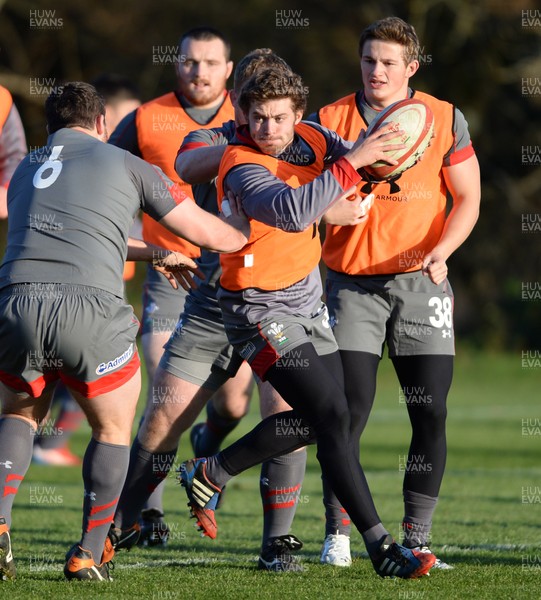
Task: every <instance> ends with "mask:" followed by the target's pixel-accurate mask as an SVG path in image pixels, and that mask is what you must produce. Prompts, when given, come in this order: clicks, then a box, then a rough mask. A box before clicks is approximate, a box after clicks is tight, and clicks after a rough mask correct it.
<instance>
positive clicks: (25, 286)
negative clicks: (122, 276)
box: [0, 282, 116, 298]
mask: <svg viewBox="0 0 541 600" xmlns="http://www.w3.org/2000/svg"><path fill="white" fill-rule="evenodd" d="M44 292H49V293H54V292H58V293H60V294H63V295H72V296H84V295H92V296H107V297H109V298H110V297H113V298H116V296H115V295H114V294H111V292H107V291H106V290H102V289H100V288H95V287H92V286H90V285H78V284H73V283H37V282H34V283H14V284H12V285H8V286H6V287H4V288H2V289H1V290H0V294H9V295H10V296H13V295H17V296H24V295H26V294H36V293H44Z"/></svg>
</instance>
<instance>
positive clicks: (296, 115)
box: [295, 110, 304, 125]
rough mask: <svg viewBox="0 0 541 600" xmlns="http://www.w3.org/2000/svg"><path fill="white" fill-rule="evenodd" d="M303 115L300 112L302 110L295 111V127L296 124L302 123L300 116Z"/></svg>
mask: <svg viewBox="0 0 541 600" xmlns="http://www.w3.org/2000/svg"><path fill="white" fill-rule="evenodd" d="M303 114H304V113H303V112H302V110H296V111H295V125H297V124H298V123H300V122H301V121H302V115H303Z"/></svg>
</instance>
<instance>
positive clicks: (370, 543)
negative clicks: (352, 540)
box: [361, 523, 389, 555]
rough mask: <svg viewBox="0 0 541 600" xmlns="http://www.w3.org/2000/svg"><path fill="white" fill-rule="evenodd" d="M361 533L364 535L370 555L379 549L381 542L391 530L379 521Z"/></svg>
mask: <svg viewBox="0 0 541 600" xmlns="http://www.w3.org/2000/svg"><path fill="white" fill-rule="evenodd" d="M361 535H362V536H363V540H364V543H365V546H366V551H367V552H368V554H369V555H372V554H374V553H375V552H377V551H378V550H379V548H380V546H381V543H382V542H383V540H384V539H385V538H386V537H387V536H388V535H389V532H388V531H387V530H386V529H385V527H383V525H382V524H381V523H378V524H377V525H374V527H370V529H367V530H366V531H363V532H362V533H361Z"/></svg>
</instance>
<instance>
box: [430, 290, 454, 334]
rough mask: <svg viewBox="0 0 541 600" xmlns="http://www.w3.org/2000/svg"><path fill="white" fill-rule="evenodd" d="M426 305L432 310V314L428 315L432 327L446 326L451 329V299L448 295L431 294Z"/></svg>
mask: <svg viewBox="0 0 541 600" xmlns="http://www.w3.org/2000/svg"><path fill="white" fill-rule="evenodd" d="M428 306H430V307H431V308H432V309H433V310H434V315H433V316H430V317H429V321H430V324H431V325H432V327H437V328H438V329H441V328H442V327H447V328H448V329H452V327H453V301H452V299H451V298H450V297H449V296H445V297H444V298H440V297H439V296H432V298H430V300H429V301H428Z"/></svg>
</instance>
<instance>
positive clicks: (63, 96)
mask: <svg viewBox="0 0 541 600" xmlns="http://www.w3.org/2000/svg"><path fill="white" fill-rule="evenodd" d="M100 115H104V116H105V102H104V100H103V98H102V97H101V96H100V95H99V94H98V92H97V90H96V88H95V87H94V86H93V85H90V84H89V83H84V82H83V81H70V82H68V83H65V84H64V85H61V86H59V87H58V88H56V89H55V90H53V91H52V92H51V93H50V94H49V96H48V98H47V100H46V101H45V117H46V119H47V129H48V131H49V133H54V132H55V131H58V130H59V129H62V128H63V127H84V128H85V129H92V128H93V127H94V125H95V124H96V119H97V118H98V117H99V116H100Z"/></svg>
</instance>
